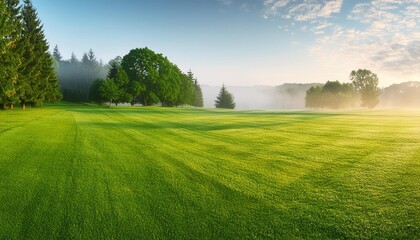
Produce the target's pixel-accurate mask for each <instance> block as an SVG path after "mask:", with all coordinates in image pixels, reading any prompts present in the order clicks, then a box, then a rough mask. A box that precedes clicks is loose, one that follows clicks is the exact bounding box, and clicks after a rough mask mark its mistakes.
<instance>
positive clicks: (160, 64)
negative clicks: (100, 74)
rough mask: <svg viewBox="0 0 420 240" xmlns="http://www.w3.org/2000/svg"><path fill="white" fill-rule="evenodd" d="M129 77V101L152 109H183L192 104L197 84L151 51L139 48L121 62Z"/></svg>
mask: <svg viewBox="0 0 420 240" xmlns="http://www.w3.org/2000/svg"><path fill="white" fill-rule="evenodd" d="M121 66H122V68H123V69H124V70H125V72H126V73H127V76H128V79H129V82H128V83H127V84H126V99H131V103H132V104H134V103H141V104H142V105H144V106H149V105H153V104H157V103H159V102H160V103H161V104H162V105H163V106H179V105H184V104H189V103H191V99H192V98H193V95H194V86H193V82H192V81H191V79H190V78H188V76H187V75H185V74H184V73H182V72H181V70H180V69H179V68H178V67H177V66H176V65H174V64H173V63H171V62H170V61H169V60H168V59H167V58H166V57H164V56H163V55H162V54H156V53H155V52H153V51H152V50H150V49H148V48H141V49H139V48H137V49H133V50H131V51H130V53H129V54H127V55H125V56H124V57H123V59H122V62H121Z"/></svg>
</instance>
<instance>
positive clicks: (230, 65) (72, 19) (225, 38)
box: [33, 0, 420, 86]
mask: <svg viewBox="0 0 420 240" xmlns="http://www.w3.org/2000/svg"><path fill="white" fill-rule="evenodd" d="M33 4H34V6H35V7H36V8H37V10H38V15H39V17H40V19H41V21H42V23H43V24H44V30H45V34H46V37H47V39H48V41H49V43H50V45H51V48H53V47H54V46H55V45H56V44H57V45H58V46H59V48H60V51H61V53H62V55H63V56H64V58H65V59H68V58H70V54H71V53H72V52H74V53H75V54H76V56H77V57H78V58H81V56H82V54H83V53H84V52H87V51H88V50H89V49H90V48H92V49H93V50H94V52H95V53H96V56H97V57H98V58H99V59H102V60H103V61H104V62H107V61H109V60H110V59H112V58H114V57H116V56H124V55H125V54H127V53H128V52H129V51H130V50H131V49H133V48H142V47H146V46H147V47H149V48H151V49H152V50H154V51H156V52H159V53H163V54H164V55H166V56H168V58H169V59H170V60H171V61H172V62H174V63H175V64H177V65H178V66H179V67H180V68H181V69H182V70H183V71H188V70H189V69H191V70H192V71H193V72H194V73H195V75H196V77H198V79H199V81H200V83H202V84H209V85H220V84H222V83H226V84H227V85H279V84H282V83H286V82H298V83H304V82H326V81H328V80H340V81H348V75H349V73H350V71H351V70H353V69H358V68H368V69H371V70H372V71H374V72H376V73H377V74H378V75H379V77H380V80H381V83H382V84H381V85H383V86H386V85H389V84H391V83H397V82H403V81H409V80H417V81H420V20H419V19H420V0H404V1H402V0H392V1H391V0H361V1H354V0H137V1H134V0H118V1H117V0H100V1H99V0H89V1H87V0H84V1H82V0H73V1H50V0H33Z"/></svg>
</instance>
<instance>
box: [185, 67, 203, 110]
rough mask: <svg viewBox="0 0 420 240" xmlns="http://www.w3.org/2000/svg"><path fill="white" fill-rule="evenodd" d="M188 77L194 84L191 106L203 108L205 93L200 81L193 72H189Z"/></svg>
mask: <svg viewBox="0 0 420 240" xmlns="http://www.w3.org/2000/svg"><path fill="white" fill-rule="evenodd" d="M187 75H188V77H189V78H190V79H191V80H192V82H193V83H194V84H193V85H194V95H193V96H192V102H191V106H194V107H203V105H204V104H203V93H202V92H201V87H200V84H198V80H197V78H195V77H194V74H193V73H192V72H191V70H189V71H188V73H187Z"/></svg>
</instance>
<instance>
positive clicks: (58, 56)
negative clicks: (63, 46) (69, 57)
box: [53, 45, 63, 63]
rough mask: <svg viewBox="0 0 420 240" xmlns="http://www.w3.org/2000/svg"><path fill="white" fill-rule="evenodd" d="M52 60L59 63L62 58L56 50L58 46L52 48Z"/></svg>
mask: <svg viewBox="0 0 420 240" xmlns="http://www.w3.org/2000/svg"><path fill="white" fill-rule="evenodd" d="M53 56H54V59H55V60H57V62H59V63H60V62H61V60H62V59H63V57H62V56H61V53H60V50H58V46H57V45H55V47H54V53H53Z"/></svg>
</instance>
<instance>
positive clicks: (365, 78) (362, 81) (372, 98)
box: [350, 69, 381, 108]
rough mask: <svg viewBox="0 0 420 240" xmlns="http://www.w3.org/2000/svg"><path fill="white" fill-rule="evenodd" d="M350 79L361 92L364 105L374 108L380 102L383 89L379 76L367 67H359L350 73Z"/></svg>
mask: <svg viewBox="0 0 420 240" xmlns="http://www.w3.org/2000/svg"><path fill="white" fill-rule="evenodd" d="M350 80H351V81H352V82H353V85H354V87H355V88H356V90H357V91H358V92H359V94H360V97H361V100H362V107H368V108H374V107H375V106H376V105H377V104H378V103H379V95H380V94H381V89H380V88H379V87H378V84H379V78H378V76H377V75H376V74H375V73H373V72H371V71H370V70H367V69H359V70H357V71H354V70H353V71H352V72H351V73H350Z"/></svg>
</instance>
